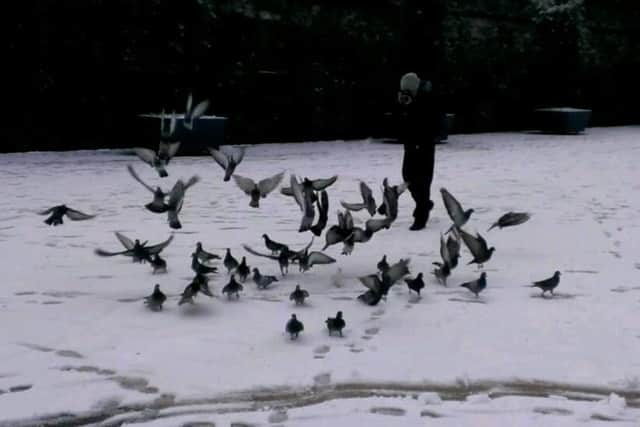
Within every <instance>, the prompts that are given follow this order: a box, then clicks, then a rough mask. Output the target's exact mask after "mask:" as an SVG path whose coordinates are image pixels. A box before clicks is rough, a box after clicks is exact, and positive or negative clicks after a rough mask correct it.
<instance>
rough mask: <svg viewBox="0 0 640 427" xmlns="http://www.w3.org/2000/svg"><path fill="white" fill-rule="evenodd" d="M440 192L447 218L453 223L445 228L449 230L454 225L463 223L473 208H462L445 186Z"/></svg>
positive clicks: (459, 225)
mask: <svg viewBox="0 0 640 427" xmlns="http://www.w3.org/2000/svg"><path fill="white" fill-rule="evenodd" d="M440 193H441V194H442V201H443V203H444V207H445V208H446V209H447V213H448V214H449V218H451V221H453V225H452V226H451V228H449V230H447V232H449V231H451V230H452V229H453V228H454V227H455V228H460V227H462V226H463V225H465V224H466V223H467V221H468V220H469V217H470V216H471V214H472V213H473V209H467V210H464V209H462V205H461V204H460V202H458V200H457V199H456V198H455V197H453V195H452V194H451V193H449V192H448V191H447V189H446V188H441V189H440Z"/></svg>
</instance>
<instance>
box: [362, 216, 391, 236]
mask: <svg viewBox="0 0 640 427" xmlns="http://www.w3.org/2000/svg"><path fill="white" fill-rule="evenodd" d="M389 225H391V220H390V219H389V218H373V219H369V220H367V222H365V223H364V227H365V228H366V229H367V230H369V231H371V232H372V233H377V232H378V231H380V230H382V229H383V228H388V227H389Z"/></svg>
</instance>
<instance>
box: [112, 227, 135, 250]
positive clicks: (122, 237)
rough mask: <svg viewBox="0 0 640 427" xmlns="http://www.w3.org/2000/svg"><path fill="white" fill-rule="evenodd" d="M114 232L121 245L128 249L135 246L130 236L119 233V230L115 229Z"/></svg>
mask: <svg viewBox="0 0 640 427" xmlns="http://www.w3.org/2000/svg"><path fill="white" fill-rule="evenodd" d="M115 234H116V237H117V239H118V240H119V241H120V243H122V246H124V247H125V248H126V249H127V250H128V251H130V250H131V249H133V247H134V246H135V245H134V243H133V240H131V239H130V238H128V237H127V236H125V235H124V234H122V233H120V232H119V231H116V233H115Z"/></svg>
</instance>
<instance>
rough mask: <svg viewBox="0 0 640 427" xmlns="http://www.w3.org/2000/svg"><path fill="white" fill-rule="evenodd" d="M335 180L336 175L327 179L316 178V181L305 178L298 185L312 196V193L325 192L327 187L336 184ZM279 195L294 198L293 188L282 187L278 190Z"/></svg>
mask: <svg viewBox="0 0 640 427" xmlns="http://www.w3.org/2000/svg"><path fill="white" fill-rule="evenodd" d="M337 179H338V175H334V176H332V177H329V178H318V179H309V178H307V177H305V178H304V179H303V180H302V182H301V183H300V185H301V186H302V191H303V192H308V193H309V194H313V192H314V191H322V190H325V189H326V188H327V187H329V186H330V185H332V184H333V183H334V182H336V180H337ZM296 182H297V181H296ZM280 193H282V194H283V195H285V196H293V197H295V194H294V189H293V187H282V188H281V189H280Z"/></svg>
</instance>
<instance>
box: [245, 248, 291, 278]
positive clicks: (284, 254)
mask: <svg viewBox="0 0 640 427" xmlns="http://www.w3.org/2000/svg"><path fill="white" fill-rule="evenodd" d="M242 247H243V248H244V249H245V250H246V251H247V252H249V253H250V254H253V255H256V256H261V257H264V258H269V259H272V260H275V261H278V264H279V265H280V273H282V275H283V276H285V275H286V274H287V273H288V272H289V260H290V259H291V258H292V257H294V256H295V252H291V251H290V250H289V248H286V249H283V250H281V251H280V253H279V254H278V255H269V254H263V253H260V252H258V251H256V250H253V249H251V247H250V246H248V245H242Z"/></svg>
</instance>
